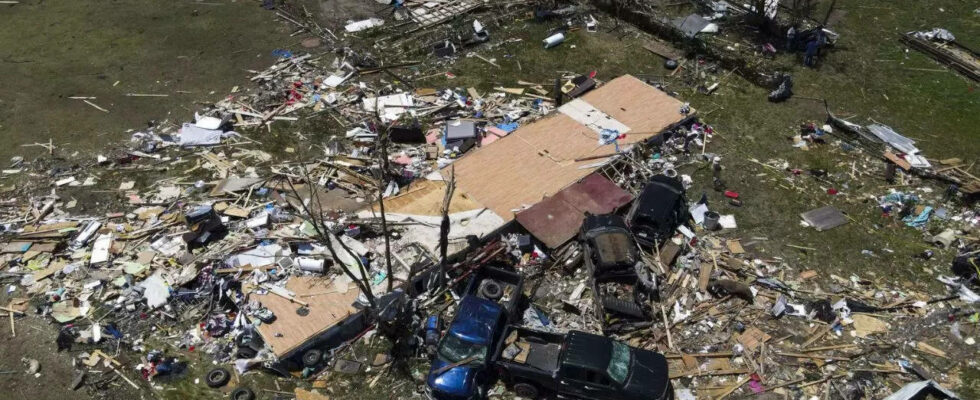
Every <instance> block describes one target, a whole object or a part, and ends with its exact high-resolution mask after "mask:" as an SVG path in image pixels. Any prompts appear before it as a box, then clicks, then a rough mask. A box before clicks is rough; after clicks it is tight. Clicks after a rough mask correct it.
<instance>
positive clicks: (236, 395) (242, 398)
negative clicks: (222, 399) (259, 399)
mask: <svg viewBox="0 0 980 400" xmlns="http://www.w3.org/2000/svg"><path fill="white" fill-rule="evenodd" d="M228 397H230V398H231V400H255V392H253V391H252V389H249V388H247V387H240V388H236V389H235V390H233V391H232V392H231V395H230V396H228Z"/></svg>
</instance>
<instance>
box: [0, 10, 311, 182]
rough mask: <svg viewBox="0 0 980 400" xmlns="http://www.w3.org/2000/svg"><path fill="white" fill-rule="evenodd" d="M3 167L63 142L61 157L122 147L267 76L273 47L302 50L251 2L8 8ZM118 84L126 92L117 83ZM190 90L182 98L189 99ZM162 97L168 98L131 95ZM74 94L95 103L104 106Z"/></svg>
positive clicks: (0, 91)
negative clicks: (257, 72) (152, 124)
mask: <svg viewBox="0 0 980 400" xmlns="http://www.w3.org/2000/svg"><path fill="white" fill-rule="evenodd" d="M0 15H3V17H2V18H3V20H4V23H3V24H0V49H2V50H0V76H3V77H4V79H3V81H4V84H3V85H0V137H2V138H3V139H4V146H3V147H2V148H0V162H3V163H4V164H5V163H6V160H7V159H9V158H10V157H11V156H14V155H22V156H25V157H26V158H27V159H28V160H31V159H33V158H34V157H36V156H42V155H43V156H46V155H47V154H46V150H44V149H41V148H36V147H32V148H28V147H21V145H22V144H29V143H33V142H47V141H48V139H49V138H50V139H53V140H54V143H55V144H56V145H59V146H64V147H63V149H62V150H60V151H59V154H60V155H63V156H64V155H70V154H72V153H73V152H75V151H78V152H79V154H80V155H90V156H91V157H90V158H94V156H95V154H97V152H105V151H106V150H107V148H109V147H112V146H116V145H125V144H126V142H127V141H128V138H129V134H128V133H126V131H127V130H130V129H136V130H139V129H145V128H146V127H147V122H148V121H157V122H160V121H163V120H166V119H168V120H169V121H170V122H174V123H180V122H183V121H188V120H190V119H191V118H193V112H194V111H195V110H197V109H198V108H199V107H198V106H197V105H195V104H194V102H199V101H200V102H213V101H215V100H218V99H220V98H222V97H223V96H224V95H226V94H227V93H228V92H229V90H231V88H232V87H233V86H235V85H243V84H245V83H246V78H247V77H249V76H250V73H249V72H247V71H246V70H247V69H264V68H265V67H267V66H268V65H269V64H270V63H271V62H272V57H271V51H272V50H273V49H276V48H292V49H294V50H295V49H298V47H299V46H298V45H297V42H298V40H299V39H296V38H289V36H288V33H289V31H288V27H286V26H284V25H283V24H281V23H280V22H278V21H277V20H276V19H275V16H274V13H271V12H267V11H264V10H262V9H261V8H259V7H258V5H257V4H256V3H255V2H252V1H237V2H221V3H220V5H208V4H195V3H194V2H192V1H183V2H158V1H146V0H122V1H112V2H88V1H78V2H76V1H64V2H50V1H39V0H29V1H21V3H20V4H17V5H15V6H6V5H4V6H3V7H2V11H0ZM117 81H118V85H116V82H117ZM178 91H181V92H186V93H181V92H178ZM126 93H159V94H168V95H169V97H126V96H125V94H126ZM69 96H90V97H96V99H93V100H91V101H92V102H93V103H95V104H97V105H99V106H101V107H103V108H105V109H107V110H109V113H104V112H102V111H99V110H96V109H95V108H92V107H90V106H89V105H87V104H85V103H83V102H82V101H81V100H71V99H68V97H69Z"/></svg>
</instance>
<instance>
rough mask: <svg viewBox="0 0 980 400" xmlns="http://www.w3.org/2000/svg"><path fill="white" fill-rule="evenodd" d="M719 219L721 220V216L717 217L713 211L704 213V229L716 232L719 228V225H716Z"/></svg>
mask: <svg viewBox="0 0 980 400" xmlns="http://www.w3.org/2000/svg"><path fill="white" fill-rule="evenodd" d="M719 219H721V215H718V213H716V212H714V211H708V212H706V213H704V229H707V230H709V231H716V230H718V229H719V228H721V224H719V223H718V220H719Z"/></svg>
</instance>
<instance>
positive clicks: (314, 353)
mask: <svg viewBox="0 0 980 400" xmlns="http://www.w3.org/2000/svg"><path fill="white" fill-rule="evenodd" d="M322 360H323V352H322V351H320V350H317V349H311V350H307V351H306V353H303V366H305V367H315V366H317V365H320V361H322Z"/></svg>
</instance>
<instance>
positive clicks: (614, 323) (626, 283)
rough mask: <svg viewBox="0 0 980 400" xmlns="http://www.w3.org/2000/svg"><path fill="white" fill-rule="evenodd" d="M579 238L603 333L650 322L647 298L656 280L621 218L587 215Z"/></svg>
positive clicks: (654, 294) (651, 296)
mask: <svg viewBox="0 0 980 400" xmlns="http://www.w3.org/2000/svg"><path fill="white" fill-rule="evenodd" d="M579 240H581V242H582V247H583V249H584V256H583V258H584V261H585V266H586V268H587V269H588V271H589V276H590V281H589V283H590V284H591V285H592V293H594V294H595V296H593V298H594V299H595V301H596V307H595V312H596V317H597V318H598V319H599V321H600V322H601V324H602V329H603V331H604V332H606V333H612V332H627V331H631V330H635V329H641V328H645V327H648V326H649V325H650V323H651V322H650V314H651V312H650V307H649V305H648V300H650V299H656V298H657V296H658V293H657V280H656V277H655V276H654V275H653V273H652V272H651V271H650V266H649V265H647V263H646V262H644V261H643V260H642V258H641V257H640V249H639V246H638V245H637V244H636V241H634V239H633V234H632V232H630V230H629V228H627V225H626V221H625V220H624V219H623V217H620V216H618V215H615V214H607V215H586V216H585V221H583V223H582V231H581V232H580V233H579Z"/></svg>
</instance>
